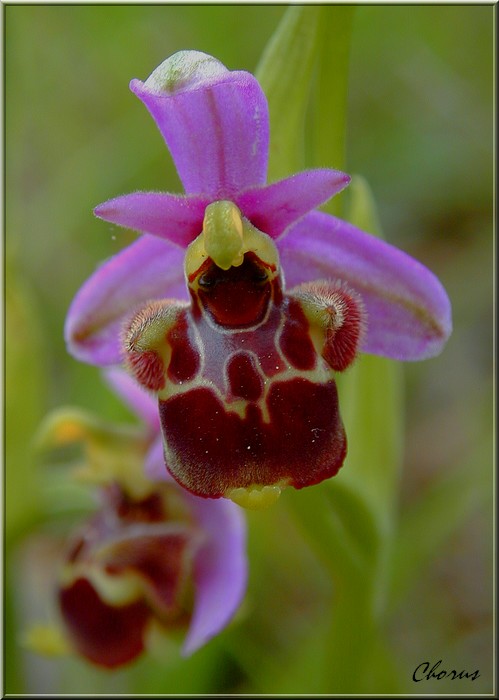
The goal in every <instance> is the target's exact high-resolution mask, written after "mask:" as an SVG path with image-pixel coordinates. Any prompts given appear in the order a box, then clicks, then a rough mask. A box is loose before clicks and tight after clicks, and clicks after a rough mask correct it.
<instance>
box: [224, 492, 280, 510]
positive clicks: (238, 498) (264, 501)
mask: <svg viewBox="0 0 499 700" xmlns="http://www.w3.org/2000/svg"><path fill="white" fill-rule="evenodd" d="M281 490H282V489H281V487H280V486H249V487H247V488H243V487H239V488H236V489H230V490H229V491H227V492H226V493H225V497H226V498H228V499H230V500H231V501H234V503H237V505H238V506H241V507H242V508H248V509H249V510H265V509H266V508H269V507H270V506H271V505H273V504H274V503H275V502H276V501H277V499H278V498H279V496H280V495H281Z"/></svg>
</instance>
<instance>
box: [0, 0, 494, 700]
mask: <svg viewBox="0 0 499 700" xmlns="http://www.w3.org/2000/svg"><path fill="white" fill-rule="evenodd" d="M494 9H495V8H494V7H492V6H480V5H473V6H464V5H454V6H453V5H444V6H432V5H424V6H414V5H406V6H390V5H387V6H358V7H357V8H356V12H355V19H354V30H353V44H352V54H351V66H350V92H349V117H348V134H347V137H348V138H347V164H346V171H347V172H349V173H358V174H362V175H363V176H365V177H366V178H367V180H368V181H369V183H370V185H371V187H372V189H373V192H374V194H375V197H376V200H377V203H378V206H379V212H380V218H381V222H382V226H383V230H384V232H385V235H386V238H387V239H388V241H389V242H391V243H393V244H395V245H397V246H399V247H401V248H403V249H404V250H406V251H407V252H409V253H410V254H412V255H414V256H415V257H416V258H418V259H420V260H421V261H422V262H424V263H425V264H426V265H427V266H428V267H430V268H431V269H432V270H433V271H434V272H435V273H436V274H437V275H438V276H439V277H440V279H441V280H442V282H443V284H444V285H445V287H446V289H447V291H448V293H449V295H450V297H451V301H452V304H453V316H454V326H455V328H454V333H453V335H452V337H451V339H450V341H449V343H448V345H447V347H446V348H445V351H444V353H443V354H442V355H441V356H440V357H438V358H435V359H432V360H428V361H425V362H422V363H416V364H411V365H407V366H405V379H406V406H405V418H406V448H405V453H404V465H403V471H402V479H401V484H400V509H401V511H403V510H404V509H405V508H406V507H409V506H410V504H411V503H412V502H414V501H415V500H417V498H418V495H419V494H420V493H422V492H424V489H425V488H426V487H427V486H428V484H431V483H432V480H433V479H434V478H435V477H436V475H441V474H442V473H449V474H451V473H452V470H454V469H456V468H457V467H458V466H461V467H462V466H463V465H465V466H467V467H469V470H470V471H475V470H476V471H477V473H478V472H483V470H484V468H485V469H486V470H487V469H488V470H489V471H488V473H489V475H490V495H489V498H488V500H487V499H486V500H482V501H480V502H479V503H476V504H475V507H474V508H473V507H471V506H470V508H469V513H468V514H467V517H466V518H465V519H463V520H462V522H461V523H460V524H459V526H458V527H451V528H450V530H451V531H450V532H449V536H448V538H447V539H446V541H445V543H444V546H442V547H441V548H440V550H439V553H438V556H436V557H435V558H434V560H433V561H432V562H431V565H430V566H428V567H427V568H426V569H425V571H424V572H422V573H421V575H420V576H419V577H418V578H417V580H415V581H414V582H413V586H412V589H411V592H410V595H409V597H408V598H405V599H404V600H403V601H401V603H400V605H399V606H398V607H397V609H396V610H395V611H394V615H393V616H392V620H391V622H390V625H389V629H388V631H387V632H388V635H389V638H390V640H391V641H392V644H393V649H394V652H393V653H394V655H395V658H396V660H397V666H398V668H399V671H400V676H401V679H402V682H403V683H405V686H404V687H405V692H409V693H411V692H416V691H417V692H426V693H444V692H451V693H452V692H471V690H472V691H473V693H476V692H491V689H492V683H493V671H492V664H493V645H492V638H493V628H492V575H493V537H492V531H493V528H492V520H493V518H492V512H493V508H492V506H493V503H492V498H493V495H492V494H493V489H492V469H493V416H492V399H493V363H492V358H493V302H492V298H493V258H494V254H493V13H494ZM3 10H4V29H5V128H6V138H5V155H6V169H5V185H6V192H5V195H6V196H5V214H6V237H5V259H6V262H5V275H6V290H5V291H6V297H5V310H6V316H5V320H6V325H5V352H6V376H5V379H6V397H5V409H6V422H5V441H6V469H5V482H4V483H5V514H6V520H5V525H6V527H5V537H6V545H7V552H6V560H5V561H6V567H5V576H4V584H5V590H6V599H5V600H6V605H5V650H6V652H5V654H6V655H5V658H4V671H5V677H6V686H5V690H6V692H9V693H11V692H18V693H23V692H28V693H44V692H45V693H52V692H55V693H83V692H96V693H104V694H105V693H116V692H117V693H120V692H134V693H139V692H144V693H147V692H155V691H156V692H164V693H176V692H180V693H183V692H185V693H187V692H194V693H196V692H200V693H216V692H227V693H253V692H254V693H266V692H276V693H278V692H285V693H286V692H296V693H308V692H313V681H312V677H313V668H314V659H315V657H316V656H317V654H318V653H320V650H318V649H317V648H315V647H314V639H317V635H316V634H315V632H316V630H317V628H318V627H320V624H321V611H322V609H323V608H324V606H325V605H326V604H327V601H328V600H329V595H330V583H329V581H328V579H327V576H326V575H325V573H324V571H323V569H322V568H321V564H320V562H319V561H318V560H316V558H315V557H314V555H313V553H312V551H311V549H310V548H309V546H308V543H307V541H306V538H305V537H304V536H303V535H302V534H301V533H300V532H299V531H298V530H295V528H294V525H293V523H292V522H291V521H290V519H289V516H288V515H287V512H286V509H285V508H284V506H283V504H282V503H278V504H277V505H276V506H275V507H274V509H272V511H269V512H265V513H256V514H254V513H250V514H249V522H250V554H251V578H250V586H249V591H248V596H247V600H246V603H245V606H244V607H243V610H242V611H241V614H240V619H239V620H238V621H237V623H236V624H234V625H233V626H232V627H231V628H230V629H228V630H226V631H225V632H224V633H223V634H222V635H220V637H219V638H218V639H216V640H214V641H213V642H212V643H211V644H210V645H208V647H207V648H205V649H203V650H202V651H200V652H199V653H198V654H196V655H195V657H193V658H192V659H190V660H188V661H185V662H179V660H178V658H177V657H176V656H175V654H173V653H172V655H171V658H168V659H165V658H163V659H161V660H155V659H145V660H142V661H140V662H139V664H137V665H136V666H135V667H134V668H133V669H130V670H126V671H122V672H119V673H116V674H107V673H103V672H100V671H96V670H95V669H93V668H91V667H90V666H88V665H86V664H84V663H82V662H79V661H77V660H74V659H69V660H67V659H66V660H58V659H50V660H46V659H43V658H38V657H36V656H35V655H34V654H32V653H31V652H29V651H26V650H24V649H23V648H22V646H21V645H20V644H19V635H20V634H22V632H23V629H24V628H25V627H26V625H28V624H29V622H30V619H31V618H33V617H35V618H36V619H37V620H38V619H39V618H40V617H43V614H44V610H45V607H46V606H48V603H47V602H46V599H47V598H48V597H49V590H50V589H49V588H48V589H47V586H48V585H49V583H48V582H49V581H50V574H51V573H52V572H51V568H50V565H48V564H47V562H50V561H52V560H51V558H50V557H51V548H52V547H53V545H52V544H51V543H52V540H51V537H52V534H53V532H55V533H56V534H60V531H61V526H60V525H59V527H58V528H57V527H55V528H54V527H53V526H52V525H51V522H50V518H51V517H52V515H53V513H52V511H51V508H52V506H51V505H50V504H51V503H52V502H53V499H51V495H50V488H52V486H51V487H50V488H47V480H46V479H45V475H44V474H43V473H41V472H40V467H39V465H38V463H37V459H36V458H35V456H34V455H33V450H32V444H31V440H32V436H33V434H34V432H35V430H36V429H37V427H38V425H39V424H40V421H41V420H42V418H43V416H44V415H45V414H46V413H47V412H48V411H49V410H51V409H53V408H56V407H58V406H60V405H65V404H73V405H79V406H82V407H85V408H88V409H89V410H92V411H98V412H100V413H101V414H102V415H103V416H104V417H107V418H111V419H123V418H127V419H129V418H130V416H129V414H128V413H127V411H126V409H125V408H124V407H123V406H122V405H121V404H120V403H119V401H118V400H117V399H116V398H115V397H114V396H113V395H112V394H111V393H110V392H109V391H108V390H107V389H106V388H105V387H104V385H103V383H102V381H101V380H100V377H99V373H98V371H97V370H96V369H95V368H92V367H89V366H85V365H83V364H80V363H78V362H76V361H75V360H74V359H72V358H71V357H70V356H69V355H68V354H67V352H66V349H65V345H64V340H63V323H64V318H65V314H66V311H67V308H68V306H69V304H70V302H71V300H72V298H73V296H74V294H75V293H76V291H77V290H78V288H79V287H80V285H81V284H82V283H83V281H84V280H85V279H86V278H87V277H88V276H89V275H90V274H91V273H92V271H93V270H94V269H95V268H96V266H97V265H98V264H99V262H101V261H102V260H103V259H105V258H107V257H109V256H110V255H112V254H114V253H116V252H117V251H118V250H120V249H121V248H122V247H123V246H124V245H126V244H127V243H129V242H130V241H131V240H133V238H134V235H133V234H132V233H131V232H126V231H122V230H119V229H116V228H114V227H112V226H109V225H108V224H105V223H103V222H101V221H98V220H97V219H95V218H94V217H93V215H92V209H93V207H94V206H95V205H96V204H98V203H100V202H102V201H104V200H106V199H108V198H110V197H113V196H115V195H118V194H121V193H125V192H130V191H133V190H137V189H144V190H146V189H157V190H159V189H162V190H169V191H180V185H179V182H178V179H177V176H176V173H175V171H174V168H173V166H172V163H171V159H170V157H169V154H168V152H167V150H166V148H165V147H164V144H163V142H162V139H161V137H160V135H159V132H158V131H157V129H156V127H155V125H154V123H153V122H152V120H151V118H150V117H149V115H148V114H147V112H146V110H145V109H144V107H143V105H142V104H141V103H140V102H139V101H138V100H137V99H136V98H135V97H134V96H133V95H132V94H131V93H130V92H129V90H128V83H129V81H130V79H131V78H134V77H137V78H141V79H145V78H146V77H147V76H148V75H149V73H150V72H151V71H152V70H153V69H154V68H155V67H156V66H157V65H158V64H159V63H161V61H162V60H163V59H164V58H166V57H167V56H168V55H170V54H172V53H174V52H175V51H177V50H179V49H186V48H191V49H197V50H201V51H205V52H207V53H211V54H213V55H215V56H216V57H217V58H219V59H220V60H221V61H222V62H223V63H224V64H225V65H226V66H227V67H229V68H231V69H246V70H250V71H253V70H254V69H255V67H256V65H257V63H258V59H259V57H260V55H261V52H262V50H263V48H264V46H265V45H266V42H267V41H268V39H269V38H270V36H271V35H272V33H273V31H274V30H275V28H276V26H277V25H278V22H279V20H280V18H281V17H282V15H283V13H284V12H285V10H286V6H284V5H275V6H271V5H247V6H241V5H218V6H215V5H199V6H196V5H171V6H169V5H122V6H120V5H102V6H99V5H80V6H78V5H67V6H65V5H45V6H44V5H39V6H37V5H31V6H30V5H7V6H5V5H4V6H3ZM331 42H334V36H331ZM323 165H325V166H332V167H334V166H335V163H324V164H323ZM50 483H52V482H50ZM285 498H286V494H285V495H283V497H282V498H281V501H284V500H285ZM61 509H62V510H64V504H62V505H61ZM62 522H63V523H65V521H64V520H63V521H62ZM62 529H63V528H62ZM415 546H417V543H415ZM33 583H34V585H33ZM297 655H298V658H299V659H301V662H302V663H301V669H302V671H301V672H302V674H303V677H302V678H301V679H300V678H299V677H297V674H296V668H297V662H296V659H297ZM439 659H443V660H444V661H445V662H446V663H447V665H449V666H450V665H452V666H453V667H459V669H458V670H462V669H465V670H468V671H470V672H472V671H475V670H476V669H479V670H480V678H479V679H477V680H476V681H475V682H473V683H472V685H470V682H469V681H468V685H467V686H465V683H466V681H454V682H452V681H448V680H442V681H435V680H433V681H428V682H425V683H424V686H425V687H424V689H423V691H422V690H421V688H420V686H421V685H423V683H421V684H418V686H417V688H414V685H415V684H412V686H411V677H412V672H413V670H414V668H415V667H416V666H417V665H418V664H419V663H421V662H423V661H430V662H436V661H438V660H439ZM292 671H293V673H292ZM290 679H293V680H292V681H291V680H290ZM456 683H462V685H460V686H459V688H457V690H456Z"/></svg>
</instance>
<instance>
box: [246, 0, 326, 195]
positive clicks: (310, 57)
mask: <svg viewBox="0 0 499 700" xmlns="http://www.w3.org/2000/svg"><path fill="white" fill-rule="evenodd" d="M320 17H321V8H320V7H318V6H303V5H292V6H290V7H288V9H287V10H286V13H285V14H284V17H283V19H282V21H281V22H280V24H279V26H278V27H277V30H276V32H275V34H274V35H273V37H272V39H271V41H270V42H269V44H268V46H267V47H266V49H265V51H264V53H263V55H262V58H261V60H260V62H259V64H258V67H257V69H256V71H255V75H256V77H257V79H258V81H259V82H260V85H261V86H262V88H263V91H264V92H265V94H266V96H267V99H268V103H269V112H270V159H269V172H268V180H269V182H272V181H274V180H277V179H279V178H282V177H285V176H286V175H291V174H293V173H295V172H296V171H297V170H301V169H303V167H304V165H305V147H304V144H305V140H304V133H305V115H306V112H307V107H308V103H309V93H310V84H311V82H312V75H313V69H314V65H315V60H316V56H317V46H318V40H317V38H318V33H319V20H320Z"/></svg>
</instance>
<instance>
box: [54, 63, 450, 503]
mask: <svg viewBox="0 0 499 700" xmlns="http://www.w3.org/2000/svg"><path fill="white" fill-rule="evenodd" d="M130 88H131V90H132V92H133V93H134V94H136V95H137V96H138V97H139V99H141V100H142V102H143V103H144V104H145V106H146V107H147V109H148V110H149V112H150V113H151V115H152V117H153V118H154V120H155V122H156V124H157V126H158V128H159V130H160V132H161V134H162V136H163V138H164V140H165V142H166V144H167V146H168V148H169V150H170V153H171V155H172V157H173V160H174V162H175V165H176V167H177V171H178V174H179V176H180V179H181V181H182V184H183V186H184V188H185V194H170V193H163V192H135V193H133V194H127V195H123V196H119V197H116V198H114V199H111V200H109V201H107V202H105V203H104V204H101V205H100V206H98V207H97V208H96V210H95V213H96V215H97V216H98V217H100V218H101V219H104V220H106V221H109V222H111V223H114V224H117V225H119V226H123V227H127V228H131V229H134V230H136V231H139V232H141V233H142V234H143V236H142V237H141V238H140V239H139V240H137V241H136V242H135V243H133V244H132V245H130V246H129V247H127V248H126V249H125V250H123V251H122V252H120V253H119V254H117V255H116V256H114V257H113V258H112V259H111V260H109V261H108V262H106V263H105V264H103V265H102V266H101V267H100V268H99V269H98V270H97V271H96V272H95V273H94V275H93V276H92V277H91V278H90V279H89V280H88V281H87V282H86V283H85V284H84V285H83V287H82V288H81V289H80V291H79V292H78V294H77V295H76V297H75V299H74V301H73V303H72V305H71V307H70V310H69V313H68V317H67V322H66V328H65V334H66V340H67V344H68V348H69V351H70V352H71V353H72V354H73V355H74V356H75V357H76V358H78V359H80V360H83V361H85V362H89V363H93V364H96V365H108V364H118V363H124V364H125V366H126V367H127V368H128V370H129V371H130V372H131V374H132V375H133V376H134V377H135V378H136V379H137V381H138V382H140V383H141V384H142V385H143V386H144V387H146V388H148V389H149V390H151V391H152V392H154V393H155V394H156V395H157V397H158V401H159V413H160V419H161V428H162V433H163V450H164V460H165V463H166V467H167V469H168V470H169V472H170V473H171V474H172V475H173V477H174V478H175V479H176V480H177V481H178V482H179V483H180V484H181V485H182V486H183V487H185V488H186V489H188V490H189V491H191V492H192V493H194V494H196V495H198V496H202V497H205V498H220V497H222V496H223V497H227V498H231V499H232V500H234V501H236V502H237V503H239V504H241V505H243V506H247V507H264V506H266V505H268V504H269V503H271V502H273V501H274V500H275V498H277V496H278V495H279V493H280V492H281V489H282V488H284V487H285V486H293V487H295V488H302V487H304V486H309V485H313V484H316V483H319V482H320V481H322V480H324V479H326V478H329V477H331V476H334V475H335V474H336V473H337V472H338V470H339V468H340V467H341V466H342V464H343V461H344V458H345V454H346V449H347V446H346V437H345V432H344V429H343V424H342V420H341V416H340V412H339V407H338V397H337V391H336V385H335V381H334V374H335V372H341V371H343V370H345V369H346V368H347V367H348V366H350V365H351V363H352V362H353V361H354V359H355V358H356V357H357V356H358V354H359V353H361V352H362V353H372V354H377V355H383V356H386V357H389V358H394V359H398V360H419V359H424V358H429V357H432V356H434V355H436V354H438V353H439V352H440V351H441V350H442V348H443V346H444V344H445V342H446V340H447V338H448V336H449V334H450V332H451V313H450V303H449V299H448V297H447V294H446V293H445V290H444V289H443V287H442V285H441V284H440V282H439V281H438V280H437V279H436V277H435V276H434V275H433V274H432V273H431V272H430V271H429V270H428V269H427V268H426V267H424V266H423V265H422V264H420V263H419V262H417V261H416V260H414V259H413V258H411V257H409V256H408V255H406V254H405V253H403V252H402V251H400V250H398V249H396V248H394V247H393V246H391V245H389V244H387V243H385V242H383V241H381V240H378V239H376V238H375V237H373V236H371V235H369V234H367V233H364V232H363V231H360V230H359V229H357V228H355V227H354V226H353V225H351V224H349V223H347V222H345V221H342V220H340V219H338V218H336V217H334V216H330V215H328V214H325V213H323V212H320V211H316V209H317V207H319V206H320V205H321V204H323V203H325V202H326V201H328V200H329V199H330V198H331V197H333V196H334V195H335V194H337V193H338V192H340V191H341V190H342V189H343V188H345V187H346V186H347V185H348V183H349V177H348V176H347V175H345V174H344V173H342V172H339V171H336V170H331V169H327V168H321V169H314V170H307V171H304V172H300V173H297V174H295V175H293V176H291V177H288V178H286V179H283V180H280V181H278V182H273V183H270V184H266V174H267V160H268V145H269V118H268V107H267V101H266V98H265V95H264V94H263V91H262V89H261V87H260V85H259V84H258V82H257V80H256V79H255V78H254V77H253V76H252V75H251V74H249V73H247V72H244V71H230V70H228V69H227V68H225V66H223V65H222V64H221V63H220V62H219V61H218V60H216V59H215V58H213V57H211V56H208V55H206V54H203V53H200V52H196V51H181V52H179V53H177V54H174V55H173V56H171V57H170V58H168V59H166V60H165V61H164V62H163V63H162V64H161V65H160V66H159V67H158V68H157V69H156V70H154V71H153V73H152V74H151V75H150V77H149V78H148V79H147V80H146V81H145V82H141V81H140V80H132V82H131V84H130Z"/></svg>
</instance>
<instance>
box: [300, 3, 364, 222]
mask: <svg viewBox="0 0 499 700" xmlns="http://www.w3.org/2000/svg"><path fill="white" fill-rule="evenodd" d="M320 9H321V16H320V24H319V51H318V65H317V73H316V76H315V85H314V90H313V94H312V125H311V129H310V135H311V142H312V148H311V151H312V165H313V166H315V167H327V168H335V169H337V170H343V169H344V168H345V161H346V128H347V112H348V111H347V102H348V73H349V63H350V46H351V39H352V28H353V19H354V10H355V7H353V6H345V5H343V6H338V5H324V6H322V7H321V8H320ZM342 204H343V200H342V196H341V195H339V196H336V197H333V199H331V200H330V201H329V202H327V203H326V204H325V205H324V207H323V209H324V211H327V212H328V213H329V214H333V215H335V216H339V215H341V211H342V208H343V206H342Z"/></svg>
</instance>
